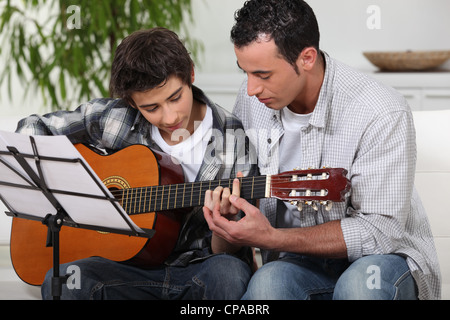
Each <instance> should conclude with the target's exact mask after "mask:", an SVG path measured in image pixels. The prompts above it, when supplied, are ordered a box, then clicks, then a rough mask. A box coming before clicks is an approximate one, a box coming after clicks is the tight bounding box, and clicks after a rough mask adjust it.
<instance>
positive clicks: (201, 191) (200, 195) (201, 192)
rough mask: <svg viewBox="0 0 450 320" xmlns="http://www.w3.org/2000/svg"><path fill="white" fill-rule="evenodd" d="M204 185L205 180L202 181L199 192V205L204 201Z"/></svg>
mask: <svg viewBox="0 0 450 320" xmlns="http://www.w3.org/2000/svg"><path fill="white" fill-rule="evenodd" d="M202 185H203V181H200V192H199V193H198V205H200V204H201V201H202V194H203V189H202Z"/></svg>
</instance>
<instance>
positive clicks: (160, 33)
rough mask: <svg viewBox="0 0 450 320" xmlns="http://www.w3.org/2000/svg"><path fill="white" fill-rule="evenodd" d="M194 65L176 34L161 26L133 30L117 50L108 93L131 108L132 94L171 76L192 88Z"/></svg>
mask: <svg viewBox="0 0 450 320" xmlns="http://www.w3.org/2000/svg"><path fill="white" fill-rule="evenodd" d="M193 66H194V62H193V61H192V59H191V57H190V55H189V52H188V51H187V49H186V48H185V46H184V44H183V43H182V42H181V40H180V39H179V37H178V35H177V34H176V33H175V32H173V31H170V30H168V29H165V28H160V27H157V28H153V29H148V30H140V31H136V32H134V33H132V34H131V35H129V36H128V37H126V38H125V39H124V40H123V41H122V43H121V44H120V45H119V46H118V47H117V50H116V53H115V56H114V60H113V63H112V67H111V81H110V85H109V89H110V93H111V95H112V96H113V97H119V98H122V99H124V100H126V101H127V102H128V103H130V104H131V105H132V106H134V102H133V101H132V99H131V95H132V93H133V92H142V91H146V90H150V89H153V88H155V87H157V86H160V85H161V84H164V83H165V82H166V81H167V79H168V78H169V77H171V76H177V77H179V78H180V79H181V81H182V82H183V83H184V84H187V85H188V86H191V85H192V83H191V75H192V68H193Z"/></svg>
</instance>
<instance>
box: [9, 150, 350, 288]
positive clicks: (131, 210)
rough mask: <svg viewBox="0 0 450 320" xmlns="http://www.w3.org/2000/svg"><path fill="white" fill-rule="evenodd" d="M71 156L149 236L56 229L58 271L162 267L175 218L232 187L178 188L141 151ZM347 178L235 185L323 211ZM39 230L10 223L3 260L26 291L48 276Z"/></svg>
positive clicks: (332, 171) (300, 176)
mask: <svg viewBox="0 0 450 320" xmlns="http://www.w3.org/2000/svg"><path fill="white" fill-rule="evenodd" d="M76 148H77V149H78V151H79V152H80V154H81V155H82V156H83V157H84V159H85V160H86V161H87V162H88V163H89V165H90V166H91V168H92V169H93V170H94V171H95V173H96V174H97V175H98V177H99V178H100V179H101V180H102V181H103V183H104V184H105V185H106V187H107V188H108V189H109V190H110V191H111V193H112V194H113V195H114V197H115V198H116V199H117V200H118V201H119V203H120V205H121V206H122V207H123V208H124V210H125V211H126V212H127V213H128V214H129V215H130V217H131V219H132V220H133V222H134V223H136V225H138V226H139V227H140V228H145V229H152V230H154V231H155V232H154V235H153V236H152V237H151V238H150V239H148V238H143V237H132V236H127V235H120V234H113V233H104V232H98V231H93V230H87V229H80V228H73V227H69V226H63V227H62V228H61V231H60V263H68V262H72V261H76V260H79V259H83V258H88V257H91V256H101V257H104V258H107V259H110V260H113V261H118V262H124V263H129V264H132V265H136V266H138V267H141V268H149V267H152V266H156V265H160V264H162V263H163V262H164V261H165V259H167V257H168V256H169V255H170V253H171V252H172V250H173V248H174V246H175V245H176V242H177V239H178V234H179V231H180V228H181V224H182V218H183V214H185V213H186V212H188V208H192V207H196V206H202V205H203V202H204V195H205V192H206V190H208V189H209V190H213V189H215V188H216V187H217V186H223V187H232V183H233V179H225V180H214V181H199V182H193V183H185V182H184V175H183V171H182V168H181V166H179V165H177V164H175V163H174V162H173V161H172V159H171V158H170V156H168V155H166V154H164V153H160V152H157V151H154V150H151V149H150V148H148V147H146V146H143V145H133V146H130V147H127V148H125V149H123V150H121V151H118V152H116V153H114V154H111V155H107V156H105V155H100V154H98V153H96V152H94V151H92V150H91V149H89V148H87V147H86V146H84V145H81V144H77V145H76ZM346 174H347V171H346V170H345V169H340V168H323V169H312V170H299V171H291V172H285V173H281V174H278V175H271V176H255V177H245V178H240V179H241V197H242V198H245V199H247V200H251V199H261V198H266V197H275V198H278V199H280V200H283V201H291V202H292V203H295V204H297V205H298V206H299V208H300V206H301V205H302V204H305V203H306V204H309V205H312V206H313V207H316V205H325V206H327V207H328V206H329V204H330V203H332V202H340V201H343V200H344V199H345V193H346V192H348V191H349V189H350V182H349V180H348V179H347V178H346ZM47 231H48V229H47V227H46V226H45V225H43V224H42V223H41V222H37V221H32V220H26V219H20V218H13V222H12V229H11V260H12V264H13V267H14V269H15V271H16V273H17V275H18V276H19V277H20V278H21V279H22V280H23V281H24V282H26V283H28V284H31V285H41V284H42V282H43V280H44V277H45V274H46V273H47V271H48V270H50V269H51V268H52V254H53V250H52V248H48V247H46V245H45V244H46V239H47Z"/></svg>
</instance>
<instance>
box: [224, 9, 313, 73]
mask: <svg viewBox="0 0 450 320" xmlns="http://www.w3.org/2000/svg"><path fill="white" fill-rule="evenodd" d="M235 20H236V23H235V25H234V26H233V28H232V30H231V41H232V42H233V44H234V45H235V46H236V47H237V48H241V47H244V46H247V45H249V44H250V43H252V42H253V41H255V40H258V38H259V37H260V36H261V35H267V36H269V37H270V38H271V39H273V40H274V41H275V44H276V45H277V47H278V50H279V52H280V54H281V55H282V56H283V57H284V58H285V59H286V61H287V62H289V63H290V64H291V65H293V66H294V67H295V62H296V61H297V58H298V55H299V54H300V53H301V52H302V51H303V49H304V48H307V47H314V48H316V50H317V51H319V40H320V32H319V26H318V23H317V19H316V16H315V14H314V12H313V10H312V9H311V7H310V6H309V5H308V4H307V3H306V2H305V1H302V0H249V1H247V2H245V4H244V6H243V7H242V8H241V9H240V10H238V11H236V13H235Z"/></svg>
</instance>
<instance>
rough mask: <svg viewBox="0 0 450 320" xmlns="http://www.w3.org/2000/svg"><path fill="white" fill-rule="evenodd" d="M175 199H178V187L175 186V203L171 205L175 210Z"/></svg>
mask: <svg viewBox="0 0 450 320" xmlns="http://www.w3.org/2000/svg"><path fill="white" fill-rule="evenodd" d="M177 199H178V185H176V186H175V201H174V203H173V208H174V209H176V208H177Z"/></svg>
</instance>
